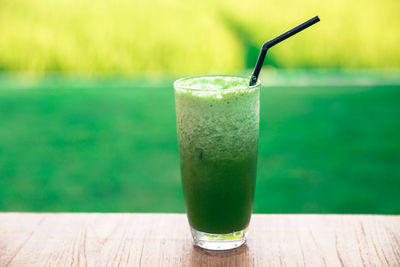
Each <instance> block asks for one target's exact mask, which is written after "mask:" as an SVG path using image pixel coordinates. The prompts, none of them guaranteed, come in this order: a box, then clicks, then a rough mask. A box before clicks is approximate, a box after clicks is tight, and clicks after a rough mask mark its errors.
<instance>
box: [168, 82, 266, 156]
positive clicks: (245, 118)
mask: <svg viewBox="0 0 400 267" xmlns="http://www.w3.org/2000/svg"><path fill="white" fill-rule="evenodd" d="M247 83H248V79H246V78H241V77H229V76H227V77H225V76H220V77H204V78H193V79H187V80H183V81H182V82H181V83H179V84H178V86H177V84H175V102H176V111H177V128H178V139H179V148H180V153H181V156H183V157H184V158H185V159H189V158H191V159H192V160H194V159H197V160H199V159H200V160H235V159H242V158H247V157H249V154H251V155H253V154H254V153H256V152H257V141H258V131H259V86H256V87H251V88H249V87H248V85H247Z"/></svg>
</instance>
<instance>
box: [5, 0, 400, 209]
mask: <svg viewBox="0 0 400 267" xmlns="http://www.w3.org/2000/svg"><path fill="white" fill-rule="evenodd" d="M398 10H400V2H399V1H398V0H381V1H379V0H367V1H361V0H353V1H344V0H337V1H334V2H326V1H317V0H309V1H307V2H304V1H300V0H292V1H288V0H279V1H278V0H273V1H268V2H266V1H259V0H250V1H238V0H234V1H210V0H206V1H194V0H188V1H178V0H163V1H137V0H131V1H127V0H119V1H111V0H98V1H93V0H80V1H76V0H74V1H71V0H55V1H40V0H3V1H0V210H2V211H112V212H183V211H184V203H183V197H182V193H181V186H180V174H179V157H178V150H177V141H176V129H175V113H174V112H175V110H174V94H173V87H172V82H173V81H174V79H176V78H178V77H182V76H186V75H197V74H240V75H250V73H251V68H252V67H253V65H254V64H255V61H256V59H257V56H258V52H259V48H260V46H261V45H262V43H263V42H264V41H266V40H268V39H270V38H272V37H274V36H276V35H278V34H280V33H281V32H283V31H286V30H287V29H289V28H291V27H293V26H295V25H297V24H299V23H301V22H303V21H305V20H306V19H308V18H310V17H312V16H314V15H319V16H320V18H321V22H320V23H318V24H317V25H315V26H313V27H312V28H310V29H308V30H306V31H305V32H302V33H301V34H299V35H297V36H295V37H292V38H291V39H289V40H287V41H285V42H284V43H282V44H280V45H279V46H277V47H274V48H273V49H272V50H271V51H270V52H269V54H268V56H267V60H266V63H265V64H264V65H265V67H264V69H263V71H262V76H261V80H262V82H263V88H262V94H261V119H260V120H261V121H260V141H259V142H260V143H259V160H258V174H257V185H256V196H255V202H254V211H255V212H263V213H271V212H284V213H285V212H291V213H302V212H321V213H384V214H391V213H394V214H400V205H399V203H400V71H399V70H400V46H399V43H400V34H399V32H398V29H399V28H400V17H399V16H398Z"/></svg>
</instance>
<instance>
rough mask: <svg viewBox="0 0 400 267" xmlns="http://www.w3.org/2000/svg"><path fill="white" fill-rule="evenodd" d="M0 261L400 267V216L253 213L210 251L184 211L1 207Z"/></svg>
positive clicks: (27, 263)
mask: <svg viewBox="0 0 400 267" xmlns="http://www.w3.org/2000/svg"><path fill="white" fill-rule="evenodd" d="M0 266H163V267H164V266H400V216H372V215H365V216H364V215H362V216H361V215H358V216H357V215H355V216H353V215H253V217H252V221H251V225H250V233H249V239H248V242H247V245H245V246H243V247H240V248H238V249H236V250H233V251H228V252H210V251H206V250H203V249H200V248H197V247H194V246H193V244H192V239H191V236H190V232H189V227H188V224H187V221H186V217H185V215H183V214H116V213H109V214H104V213H0Z"/></svg>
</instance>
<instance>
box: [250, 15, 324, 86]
mask: <svg viewBox="0 0 400 267" xmlns="http://www.w3.org/2000/svg"><path fill="white" fill-rule="evenodd" d="M318 21H319V18H318V16H315V17H313V18H312V19H309V20H307V21H306V22H304V23H302V24H300V25H299V26H296V27H294V28H293V29H291V30H289V31H287V32H285V33H282V34H281V35H279V36H278V37H275V38H274V39H272V40H269V41H268V42H266V43H265V44H264V45H263V46H262V48H261V51H260V55H259V56H258V60H257V64H256V67H255V68H254V71H253V74H252V75H251V78H250V82H249V86H252V85H255V84H256V83H257V79H258V75H259V74H260V70H261V68H262V64H263V62H264V59H265V55H266V54H267V51H268V49H269V48H271V47H273V46H274V45H276V44H278V43H280V42H282V41H283V40H286V39H287V38H289V37H290V36H293V35H295V34H296V33H298V32H300V31H302V30H304V29H306V28H308V27H310V26H311V25H313V24H315V23H317V22H318Z"/></svg>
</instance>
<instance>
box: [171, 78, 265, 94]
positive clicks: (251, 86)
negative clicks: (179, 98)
mask: <svg viewBox="0 0 400 267" xmlns="http://www.w3.org/2000/svg"><path fill="white" fill-rule="evenodd" d="M217 77H222V78H243V79H248V80H250V77H248V76H244V75H219V74H217V75H196V76H187V77H183V78H180V79H178V80H176V81H175V82H174V88H175V89H177V88H178V89H184V90H192V91H209V92H216V91H231V90H233V91H236V90H243V89H253V88H256V87H259V86H260V85H261V81H260V80H257V82H256V84H254V85H246V86H235V87H233V88H227V89H200V88H195V87H193V86H182V85H179V84H180V83H182V82H183V81H187V80H191V79H198V78H217Z"/></svg>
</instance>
